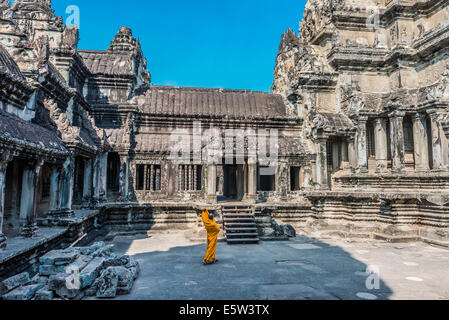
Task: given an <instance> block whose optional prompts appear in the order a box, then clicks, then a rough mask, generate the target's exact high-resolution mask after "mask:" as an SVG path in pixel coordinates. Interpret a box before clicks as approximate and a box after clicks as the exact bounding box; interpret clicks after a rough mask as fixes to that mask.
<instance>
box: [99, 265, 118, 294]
mask: <svg viewBox="0 0 449 320" xmlns="http://www.w3.org/2000/svg"><path fill="white" fill-rule="evenodd" d="M118 281H119V277H118V274H117V272H116V271H115V270H114V269H113V268H107V269H106V270H104V271H103V273H102V274H101V277H100V279H99V281H98V287H97V298H114V297H115V296H116V295H117V287H118Z"/></svg>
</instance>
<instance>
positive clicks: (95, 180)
mask: <svg viewBox="0 0 449 320" xmlns="http://www.w3.org/2000/svg"><path fill="white" fill-rule="evenodd" d="M100 161H101V159H100V156H99V155H97V156H96V157H95V160H94V164H93V176H92V188H93V191H92V197H93V201H94V203H95V204H96V203H98V201H99V200H100Z"/></svg>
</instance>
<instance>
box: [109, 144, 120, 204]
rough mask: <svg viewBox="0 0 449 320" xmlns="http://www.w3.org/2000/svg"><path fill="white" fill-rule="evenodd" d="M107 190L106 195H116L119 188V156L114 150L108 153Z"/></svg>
mask: <svg viewBox="0 0 449 320" xmlns="http://www.w3.org/2000/svg"><path fill="white" fill-rule="evenodd" d="M107 171H108V172H107V180H106V181H107V191H108V197H109V195H111V196H117V195H118V192H119V188H120V156H119V155H118V153H116V152H112V153H109V154H108V170H107Z"/></svg>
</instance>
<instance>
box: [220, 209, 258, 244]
mask: <svg viewBox="0 0 449 320" xmlns="http://www.w3.org/2000/svg"><path fill="white" fill-rule="evenodd" d="M222 210H223V211H222V212H223V223H224V230H225V232H226V241H227V242H228V244H257V243H259V235H258V232H257V226H256V218H255V216H254V213H253V210H252V208H251V206H245V205H226V206H223V209H222Z"/></svg>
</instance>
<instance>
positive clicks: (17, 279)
mask: <svg viewBox="0 0 449 320" xmlns="http://www.w3.org/2000/svg"><path fill="white" fill-rule="evenodd" d="M30 283H31V279H30V275H29V273H28V272H23V273H21V274H18V275H16V276H14V277H11V278H8V279H6V280H4V281H2V282H0V296H2V295H4V294H6V293H8V292H10V291H12V290H14V289H16V288H18V287H20V286H24V285H28V284H30Z"/></svg>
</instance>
